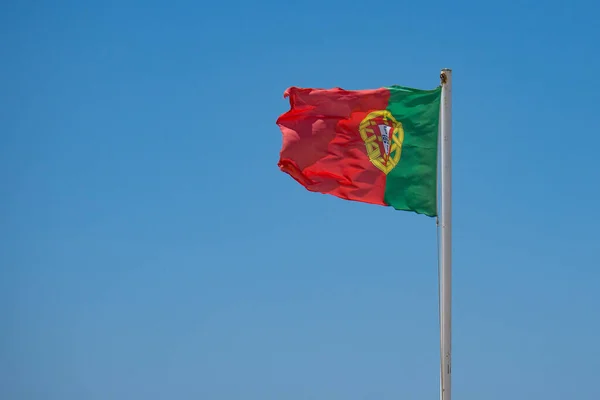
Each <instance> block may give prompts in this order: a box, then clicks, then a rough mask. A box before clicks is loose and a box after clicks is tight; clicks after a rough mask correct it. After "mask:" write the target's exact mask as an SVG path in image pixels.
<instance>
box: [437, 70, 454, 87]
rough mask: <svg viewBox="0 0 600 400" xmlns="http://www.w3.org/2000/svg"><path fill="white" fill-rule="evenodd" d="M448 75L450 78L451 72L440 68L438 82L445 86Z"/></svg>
mask: <svg viewBox="0 0 600 400" xmlns="http://www.w3.org/2000/svg"><path fill="white" fill-rule="evenodd" d="M448 75H450V76H452V70H451V69H450V68H442V71H441V72H440V81H441V83H442V85H445V84H446V82H447V81H448Z"/></svg>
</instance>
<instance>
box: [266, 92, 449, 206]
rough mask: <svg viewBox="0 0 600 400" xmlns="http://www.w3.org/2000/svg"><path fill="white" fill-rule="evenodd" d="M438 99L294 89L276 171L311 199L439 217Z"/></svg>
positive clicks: (284, 118)
mask: <svg viewBox="0 0 600 400" xmlns="http://www.w3.org/2000/svg"><path fill="white" fill-rule="evenodd" d="M440 96H441V86H440V87H438V88H436V89H433V90H419V89H412V88H407V87H402V86H391V87H385V88H380V89H373V90H354V91H349V90H343V89H340V88H335V89H304V88H297V87H291V88H289V89H287V90H286V91H285V94H284V97H289V101H290V106H291V108H290V110H289V111H288V112H286V113H284V114H282V115H281V116H280V117H279V118H278V119H277V125H279V127H280V129H281V132H282V134H283V144H282V148H281V153H280V159H279V164H278V165H279V168H280V169H281V170H282V171H283V172H285V173H287V174H289V175H290V176H291V177H293V178H294V179H295V180H296V181H297V182H299V183H300V184H301V185H303V186H304V187H305V188H306V189H308V190H310V191H312V192H319V193H325V194H330V195H333V196H337V197H340V198H342V199H347V200H353V201H360V202H364V203H371V204H379V205H384V206H391V207H393V208H395V209H396V210H407V211H413V212H416V213H419V214H425V215H427V216H431V217H433V216H436V215H437V201H436V198H437V196H436V195H437V190H436V185H437V155H438V152H437V149H438V125H439V112H440Z"/></svg>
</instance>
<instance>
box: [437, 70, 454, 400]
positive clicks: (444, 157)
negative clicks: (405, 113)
mask: <svg viewBox="0 0 600 400" xmlns="http://www.w3.org/2000/svg"><path fill="white" fill-rule="evenodd" d="M440 77H441V80H442V98H441V104H440V136H441V164H442V166H441V192H442V196H441V209H440V212H439V215H440V224H441V235H440V236H441V240H440V249H439V251H440V266H439V269H440V273H439V280H440V284H439V290H440V294H439V296H440V356H441V359H440V367H441V375H440V398H441V400H451V397H452V393H451V390H452V382H451V376H452V375H451V374H452V332H451V331H452V70H450V69H443V70H442V72H441V75H440Z"/></svg>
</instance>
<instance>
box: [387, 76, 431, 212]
mask: <svg viewBox="0 0 600 400" xmlns="http://www.w3.org/2000/svg"><path fill="white" fill-rule="evenodd" d="M388 89H389V90H390V100H389V103H388V107H387V109H388V111H390V112H391V113H392V115H393V116H394V118H396V120H397V121H398V122H400V123H401V124H402V126H403V128H404V141H403V143H402V153H401V157H400V161H399V162H398V165H396V167H395V168H394V169H393V170H391V171H390V172H389V173H388V175H387V179H386V186H385V196H384V201H385V202H386V203H387V204H389V205H390V206H392V207H393V208H395V209H396V210H408V211H415V212H417V213H420V214H425V215H428V216H431V217H434V216H436V215H437V190H436V184H437V150H438V126H439V112H440V98H441V93H442V88H441V86H440V87H438V88H436V89H434V90H418V89H411V88H406V87H402V86H392V87H389V88H388Z"/></svg>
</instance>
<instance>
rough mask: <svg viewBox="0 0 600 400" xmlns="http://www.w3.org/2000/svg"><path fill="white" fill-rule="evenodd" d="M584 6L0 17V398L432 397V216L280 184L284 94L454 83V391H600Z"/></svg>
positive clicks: (424, 5)
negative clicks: (292, 89)
mask: <svg viewBox="0 0 600 400" xmlns="http://www.w3.org/2000/svg"><path fill="white" fill-rule="evenodd" d="M599 11H600V9H599V6H598V5H597V4H594V2H592V1H591V0H590V1H580V0H574V1H570V2H559V1H556V0H549V1H546V2H541V1H538V2H534V1H524V2H520V3H518V4H517V3H514V4H513V3H511V2H504V3H499V2H480V1H475V0H473V1H457V2H439V1H418V2H417V1H413V2H402V1H379V2H376V3H368V4H367V3H361V4H360V5H358V6H353V5H351V3H350V2H348V1H341V0H335V1H327V0H320V1H312V0H307V1H303V2H300V3H292V2H290V3H285V2H276V1H274V0H271V1H256V2H243V1H233V2H232V1H221V2H214V3H209V2H193V1H173V2H170V3H169V2H166V1H163V2H157V1H146V2H134V1H127V0H123V1H120V2H117V1H104V2H91V1H82V0H79V1H68V2H67V1H64V2H49V1H45V2H44V1H20V2H8V1H4V2H2V4H1V5H0V59H1V60H2V61H1V62H0V88H1V89H0V178H1V180H2V182H3V185H2V189H1V196H0V266H1V268H0V315H2V325H1V329H0V397H1V398H2V399H6V400H38V399H40V400H82V399H86V400H107V399H111V400H113V399H114V400H131V399H141V400H154V399H169V400H171V399H206V400H238V399H244V400H270V399H273V400H282V399H285V400H305V399H306V400H308V399H310V400H312V399H315V400H318V399H323V400H371V399H373V400H375V399H377V400H387V399H407V400H408V399H410V400H420V399H434V398H437V396H438V390H439V389H438V373H439V369H438V368H439V367H438V362H439V358H438V357H439V356H438V354H439V353H438V351H439V350H438V345H439V339H438V319H437V318H438V317H437V315H438V314H437V265H436V260H437V255H436V230H435V223H434V220H433V219H430V218H427V217H424V216H420V215H415V214H411V213H407V212H395V211H393V210H391V209H388V208H384V207H378V206H371V205H366V204H359V203H352V202H345V201H343V200H339V199H337V198H334V197H330V196H324V195H318V194H314V193H309V192H307V191H306V190H304V189H303V188H302V187H300V186H299V185H298V184H296V183H295V182H294V181H293V180H292V179H291V178H289V177H288V176H286V175H285V174H283V173H281V172H279V170H278V168H277V165H276V163H277V159H278V152H279V149H280V145H281V134H280V132H279V130H278V128H277V126H276V125H275V120H276V118H277V116H278V115H279V114H281V113H283V112H285V111H286V110H287V109H288V104H287V102H286V101H285V100H284V99H283V98H282V95H283V91H284V90H285V89H286V88H287V87H288V86H292V85H294V86H306V87H335V86H340V87H344V88H347V89H362V88H374V87H380V86H386V85H391V84H400V85H404V86H413V87H418V88H425V89H427V88H433V87H435V86H436V85H437V84H438V75H439V70H440V69H441V68H444V67H449V68H452V69H453V70H454V98H453V100H454V103H453V107H454V114H453V117H454V125H453V128H454V153H453V156H454V320H453V324H454V325H453V327H454V330H453V335H454V336H453V338H454V340H453V346H454V347H453V356H454V359H453V383H454V397H455V398H456V399H461V400H479V399H482V398H485V399H487V400H500V399H502V400H504V399H511V400H525V399H527V400H529V399H532V398H544V399H546V400H559V399H560V400H563V399H577V400H597V399H598V398H600V389H599V387H598V385H597V384H596V383H595V381H596V379H597V378H596V375H597V372H598V371H599V370H600V349H599V348H598V346H597V339H598V333H597V332H598V330H599V329H600V312H599V311H598V310H599V308H600V300H599V298H598V294H597V293H598V289H597V285H598V281H599V280H600V271H599V268H598V267H599V266H600V264H599V262H598V249H599V248H600V236H599V235H598V230H597V225H598V222H599V221H600V210H599V208H598V196H599V195H600V184H599V181H600V178H599V174H598V171H599V170H598V166H597V159H596V157H597V156H596V154H597V149H598V148H599V146H600V139H599V137H598V127H597V113H598V111H597V106H598V92H599V91H600V83H599V82H600V81H599V77H598V71H599V70H600V58H599V56H598V43H597V42H598V38H600V27H599V25H598V22H597V14H598V12H599Z"/></svg>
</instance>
